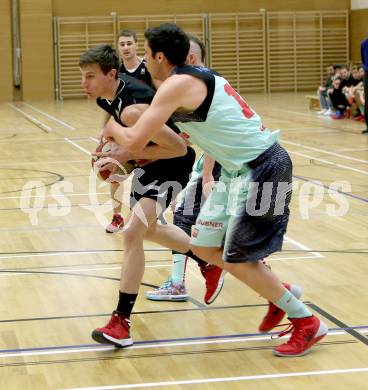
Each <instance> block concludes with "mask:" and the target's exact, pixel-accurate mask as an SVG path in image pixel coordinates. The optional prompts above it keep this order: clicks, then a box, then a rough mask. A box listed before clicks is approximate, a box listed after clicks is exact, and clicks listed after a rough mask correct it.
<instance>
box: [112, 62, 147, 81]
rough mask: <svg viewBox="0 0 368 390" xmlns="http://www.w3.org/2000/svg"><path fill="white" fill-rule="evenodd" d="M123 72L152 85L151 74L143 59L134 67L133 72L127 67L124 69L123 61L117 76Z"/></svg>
mask: <svg viewBox="0 0 368 390" xmlns="http://www.w3.org/2000/svg"><path fill="white" fill-rule="evenodd" d="M125 74H126V75H128V76H132V77H134V78H135V79H137V80H140V81H143V82H144V83H146V84H147V85H150V86H151V85H152V79H151V75H150V74H149V72H148V70H147V68H146V62H145V61H144V60H142V61H141V63H140V64H139V66H138V68H137V69H135V70H134V71H133V72H130V71H129V70H128V69H126V68H125V66H124V63H122V64H121V65H120V68H119V77H120V76H121V75H125Z"/></svg>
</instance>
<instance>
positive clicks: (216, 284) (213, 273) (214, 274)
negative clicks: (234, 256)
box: [199, 264, 226, 305]
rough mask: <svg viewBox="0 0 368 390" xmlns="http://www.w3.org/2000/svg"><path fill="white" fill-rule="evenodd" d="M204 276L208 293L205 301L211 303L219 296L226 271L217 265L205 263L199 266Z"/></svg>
mask: <svg viewBox="0 0 368 390" xmlns="http://www.w3.org/2000/svg"><path fill="white" fill-rule="evenodd" d="M199 268H200V270H201V273H202V275H203V277H204V278H205V279H206V293H205V295H204V302H205V303H206V304H207V305H209V304H211V303H212V302H214V300H215V299H216V298H217V297H218V295H219V294H220V292H221V289H222V286H223V285H224V276H225V273H226V272H225V271H224V270H222V269H221V268H219V267H217V266H216V265H212V264H205V265H202V264H201V265H200V266H199Z"/></svg>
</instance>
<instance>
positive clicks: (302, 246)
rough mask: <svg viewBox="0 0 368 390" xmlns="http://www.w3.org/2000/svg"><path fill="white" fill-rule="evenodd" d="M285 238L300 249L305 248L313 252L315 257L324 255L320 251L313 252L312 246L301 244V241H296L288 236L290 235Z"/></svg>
mask: <svg viewBox="0 0 368 390" xmlns="http://www.w3.org/2000/svg"><path fill="white" fill-rule="evenodd" d="M284 239H285V240H286V241H288V242H290V243H291V244H294V245H295V246H297V247H298V248H300V249H303V250H305V251H309V252H310V253H312V254H313V255H314V256H315V257H324V256H323V255H322V254H321V253H319V252H313V251H312V250H311V249H310V248H308V247H307V246H306V245H303V244H301V243H300V242H298V241H296V240H293V239H292V238H290V237H288V236H284Z"/></svg>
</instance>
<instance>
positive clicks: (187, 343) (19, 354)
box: [0, 329, 368, 358]
mask: <svg viewBox="0 0 368 390" xmlns="http://www.w3.org/2000/svg"><path fill="white" fill-rule="evenodd" d="M367 332H368V330H365V329H363V330H359V333H361V334H366V333H367ZM346 334H347V332H346V331H344V330H333V331H329V332H328V333H327V335H326V337H328V336H341V335H346ZM286 338H289V336H288V335H286V336H282V337H279V338H278V339H280V340H281V339H286ZM252 341H270V342H272V341H274V339H272V338H271V335H264V336H248V337H232V338H229V339H226V338H224V339H222V338H219V339H217V340H214V339H211V340H191V341H185V340H184V341H174V342H173V341H170V342H166V343H155V342H152V343H151V342H150V343H147V344H141V345H139V344H133V345H132V346H131V347H128V348H127V350H128V351H129V350H132V349H152V348H163V347H186V346H192V345H208V344H228V343H238V342H243V343H245V342H252ZM100 351H112V352H115V353H116V348H115V347H113V346H106V347H105V346H98V344H96V347H86V348H68V347H66V348H65V349H49V350H47V351H42V350H41V351H39V350H38V351H24V352H6V353H1V354H0V358H13V357H25V356H44V355H65V354H70V353H86V352H100Z"/></svg>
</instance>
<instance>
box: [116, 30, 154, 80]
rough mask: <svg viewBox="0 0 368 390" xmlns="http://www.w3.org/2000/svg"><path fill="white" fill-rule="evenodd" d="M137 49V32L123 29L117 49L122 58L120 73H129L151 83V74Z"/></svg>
mask: <svg viewBox="0 0 368 390" xmlns="http://www.w3.org/2000/svg"><path fill="white" fill-rule="evenodd" d="M137 49H138V41H137V34H136V33H135V32H134V31H132V30H123V31H121V32H120V33H119V37H118V42H117V51H118V54H119V57H120V60H121V65H120V68H119V74H127V75H129V76H132V77H134V78H136V79H137V80H141V81H143V82H145V83H146V84H147V85H151V75H150V74H149V72H148V70H147V68H146V64H145V61H144V59H143V58H140V57H138V56H137Z"/></svg>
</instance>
